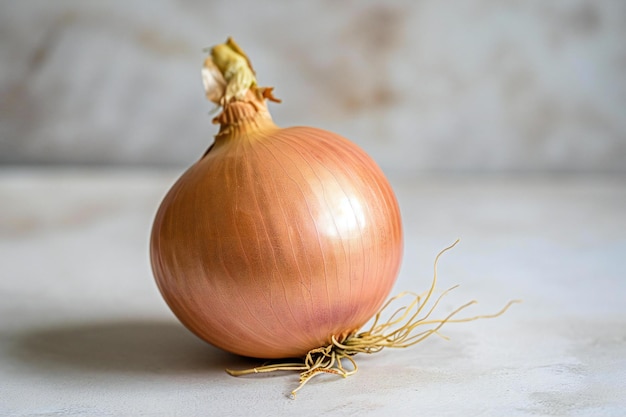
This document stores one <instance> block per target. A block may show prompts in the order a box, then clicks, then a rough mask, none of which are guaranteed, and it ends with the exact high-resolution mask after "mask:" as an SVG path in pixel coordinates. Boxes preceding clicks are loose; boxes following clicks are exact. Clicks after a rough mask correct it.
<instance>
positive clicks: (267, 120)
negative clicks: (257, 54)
mask: <svg viewBox="0 0 626 417" xmlns="http://www.w3.org/2000/svg"><path fill="white" fill-rule="evenodd" d="M202 80H203V83H204V88H205V92H206V96H207V98H208V99H209V100H211V101H213V102H214V103H215V104H217V105H218V106H221V107H222V112H221V113H220V114H219V115H218V116H217V117H215V119H213V123H215V124H219V125H220V130H219V132H218V133H217V135H216V137H215V140H216V142H220V141H222V140H223V139H226V138H229V137H232V136H237V135H242V134H244V135H246V136H250V135H249V133H252V132H254V131H260V130H264V129H268V128H272V129H276V125H275V124H274V122H273V121H272V117H271V116H270V113H269V111H268V110H267V104H266V100H270V101H275V102H280V100H278V99H277V98H276V97H274V95H273V94H272V88H271V87H259V86H258V85H257V82H256V75H255V73H254V70H253V69H252V65H251V64H250V60H249V59H248V57H247V55H246V54H245V52H243V50H242V49H241V48H240V47H239V45H237V43H235V41H234V40H233V39H232V38H228V39H227V40H226V42H225V43H223V44H220V45H216V46H214V47H213V48H212V49H211V55H210V56H209V57H207V58H206V59H205V61H204V65H203V68H202Z"/></svg>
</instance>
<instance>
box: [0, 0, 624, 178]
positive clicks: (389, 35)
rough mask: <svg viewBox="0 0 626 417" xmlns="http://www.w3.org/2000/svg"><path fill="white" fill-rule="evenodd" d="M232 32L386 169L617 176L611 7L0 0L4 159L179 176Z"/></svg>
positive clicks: (287, 105)
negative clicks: (214, 48) (205, 79)
mask: <svg viewBox="0 0 626 417" xmlns="http://www.w3.org/2000/svg"><path fill="white" fill-rule="evenodd" d="M227 35H232V36H233V37H234V38H235V39H236V40H237V41H238V42H239V43H240V44H241V45H242V47H243V48H244V49H245V50H246V51H247V52H248V53H249V55H250V57H251V59H252V61H253V64H254V65H255V69H256V70H257V74H258V78H259V81H260V83H261V84H262V85H273V86H275V87H276V94H277V96H278V97H280V98H282V99H283V100H284V102H283V104H280V105H272V107H271V111H272V113H273V114H274V118H275V120H276V122H277V123H278V124H280V125H283V126H288V125H313V126H317V127H322V128H326V129H329V130H333V131H336V132H338V133H340V134H343V135H344V136H346V137H348V138H350V139H351V140H353V141H355V142H357V143H358V144H359V145H361V146H362V147H364V148H365V149H366V150H367V151H368V152H369V153H370V154H372V156H373V157H374V158H375V159H376V160H377V161H378V162H379V163H380V164H381V166H382V167H383V169H385V170H386V171H387V172H392V171H393V172H398V173H401V174H406V173H409V174H411V173H421V172H448V171H455V172H528V171H540V172H584V173H598V172H600V173H607V172H609V173H616V172H620V173H623V172H625V170H626V164H625V163H624V161H625V160H626V75H625V74H626V2H624V1H620V0H613V1H611V0H567V1H545V0H525V1H502V0H471V1H445V2H442V1H409V0H406V1H393V2H383V1H341V2H338V1H315V2H303V1H271V2H255V1H252V0H250V1H242V2H237V3H233V2H232V1H200V0H196V1H192V0H187V1H176V2H174V1H62V0H55V1H43V0H42V1H36V0H29V1H2V2H1V3H0V63H1V64H0V65H1V67H0V94H1V96H0V106H1V112H0V163H2V164H81V165H82V164H88V165H92V164H98V165H125V166H131V165H133V166H134V165H150V166H151V165H158V166H174V167H183V166H187V165H189V164H190V163H191V162H192V161H194V160H195V159H196V158H197V157H198V156H199V155H200V154H201V152H202V151H203V150H204V149H205V148H206V147H207V146H208V145H209V144H210V142H211V140H212V135H213V134H214V133H215V131H216V128H215V127H214V126H212V125H211V123H210V120H211V117H210V116H209V114H208V112H209V111H210V110H211V108H212V105H211V104H210V103H208V102H207V101H206V100H205V99H204V97H203V90H202V84H201V80H200V66H201V64H202V60H203V58H204V54H203V52H202V49H203V48H204V47H207V46H211V45H213V44H215V43H219V42H222V41H224V40H225V38H226V36H227Z"/></svg>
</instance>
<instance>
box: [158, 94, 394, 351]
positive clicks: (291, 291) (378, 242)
mask: <svg viewBox="0 0 626 417" xmlns="http://www.w3.org/2000/svg"><path fill="white" fill-rule="evenodd" d="M237 106H239V107H237ZM242 106H247V104H243V103H235V104H234V105H232V106H230V107H231V108H230V109H225V112H224V114H225V115H226V116H229V115H230V116H231V117H233V118H234V119H238V117H239V116H237V114H238V113H237V111H243V112H244V113H245V112H251V113H254V112H253V111H252V108H246V107H242ZM233 114H234V115H235V116H233ZM243 119H245V120H243V121H241V120H240V123H232V124H230V125H229V123H223V125H222V131H221V133H220V134H218V136H217V137H216V140H215V142H214V145H213V146H212V147H211V148H210V150H209V151H208V152H207V153H206V154H205V155H204V156H203V157H202V159H200V160H199V161H198V162H196V163H195V164H194V165H193V166H192V167H191V168H189V169H188V170H187V171H186V172H185V173H184V174H183V175H182V177H181V178H180V179H179V180H178V181H177V182H176V183H175V184H174V186H173V187H172V189H171V190H170V191H169V192H168V193H167V195H166V197H165V198H164V200H163V202H162V204H161V206H160V208H159V210H158V212H157V215H156V219H155V221H154V226H153V230H152V236H151V242H150V254H151V262H152V268H153V271H154V275H155V278H156V281H157V284H158V287H159V289H160V291H161V293H162V295H163V297H164V299H165V300H166V302H167V304H168V305H169V307H170V308H171V309H172V311H173V312H174V314H175V315H176V316H177V317H178V319H179V320H180V321H181V322H182V323H183V324H184V325H185V326H186V327H187V328H189V329H190V330H191V331H192V332H194V333H195V334H196V335H198V336H199V337H200V338H202V339H204V340H205V341H207V342H209V343H211V344H212V345H214V346H217V347H219V348H221V349H224V350H226V351H230V352H233V353H236V354H239V355H244V356H251V357H257V358H266V359H272V358H287V357H302V356H304V355H306V353H307V352H308V351H310V350H311V349H314V348H318V347H322V346H326V345H328V344H329V343H330V340H331V337H332V336H333V335H334V336H336V337H337V338H338V339H339V340H342V339H343V338H345V337H346V336H348V335H349V334H350V333H352V332H354V331H356V330H358V329H359V328H360V327H361V326H363V325H364V324H365V323H366V322H367V321H368V320H369V319H370V318H372V316H373V315H374V314H375V313H376V312H377V310H378V309H379V308H380V306H381V305H382V303H383V301H384V300H385V299H386V298H387V296H388V295H389V293H390V291H391V289H392V287H393V285H394V283H395V280H396V277H397V274H398V270H399V267H400V262H401V257H402V250H403V240H402V226H401V218H400V211H399V207H398V204H397V201H396V198H395V196H394V193H393V191H392V189H391V186H390V185H389V183H388V181H387V179H386V178H385V176H384V175H383V172H382V171H381V170H380V168H379V167H378V166H377V165H376V163H375V162H374V161H373V160H372V159H371V158H370V157H369V156H368V155H367V154H366V153H365V152H364V151H363V150H361V149H360V148H359V147H357V146H356V145H355V144H353V143H352V142H350V141H348V140H346V139H344V138H342V137H340V136H338V135H336V134H333V133H330V132H327V131H324V130H320V129H315V128H308V127H293V128H286V129H281V128H278V127H277V126H276V125H274V124H273V123H272V122H271V118H269V114H265V113H258V114H256V116H253V117H252V118H250V119H246V118H245V117H244V118H243ZM225 126H226V127H227V128H224V127H225Z"/></svg>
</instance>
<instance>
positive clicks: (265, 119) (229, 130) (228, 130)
mask: <svg viewBox="0 0 626 417" xmlns="http://www.w3.org/2000/svg"><path fill="white" fill-rule="evenodd" d="M213 123H215V124H219V125H220V130H219V132H218V133H217V135H216V136H215V139H216V141H218V140H222V139H227V138H230V137H234V136H240V135H244V134H249V133H253V132H257V131H263V130H266V129H276V128H277V126H276V125H275V124H274V121H273V120H272V116H271V115H270V112H269V110H268V109H267V104H266V103H265V98H264V97H262V96H259V95H258V94H255V93H254V92H253V91H252V90H249V91H248V92H247V93H246V96H245V97H244V99H243V100H236V99H233V100H231V101H230V102H229V103H226V104H225V105H224V107H223V110H222V112H221V113H220V114H219V115H217V116H216V117H215V118H214V119H213Z"/></svg>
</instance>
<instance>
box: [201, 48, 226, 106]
mask: <svg viewBox="0 0 626 417" xmlns="http://www.w3.org/2000/svg"><path fill="white" fill-rule="evenodd" d="M202 84H204V91H205V93H206V98H207V99H209V100H210V101H212V102H213V103H215V104H220V103H221V100H222V97H224V93H225V92H226V80H225V79H224V76H223V75H222V73H221V72H220V70H219V68H218V67H217V65H215V63H214V62H213V59H211V57H207V59H205V60H204V64H203V65H202Z"/></svg>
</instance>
